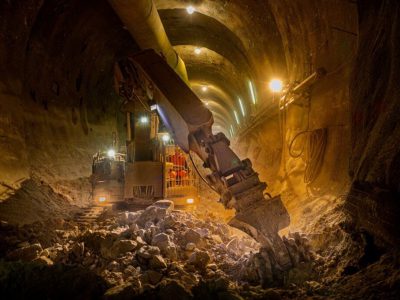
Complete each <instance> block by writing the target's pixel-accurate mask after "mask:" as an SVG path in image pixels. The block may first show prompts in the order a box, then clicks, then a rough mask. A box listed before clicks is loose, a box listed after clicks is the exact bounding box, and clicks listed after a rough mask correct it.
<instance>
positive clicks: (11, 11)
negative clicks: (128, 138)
mask: <svg viewBox="0 0 400 300" xmlns="http://www.w3.org/2000/svg"><path fill="white" fill-rule="evenodd" d="M0 15H1V17H0V27H1V28H2V30H1V36H0V41H1V42H0V68H1V69H0V74H1V75H0V99H1V101H0V144H1V146H0V155H1V157H2V159H1V160H0V175H1V176H0V181H1V182H2V183H3V185H0V194H2V193H3V192H4V193H5V194H2V196H3V198H6V197H7V194H8V191H9V190H10V189H9V188H7V187H6V186H8V187H14V188H18V186H19V183H20V182H22V181H23V180H24V179H26V178H28V177H31V176H32V175H34V176H35V177H38V178H40V179H41V180H44V181H46V182H48V183H50V184H51V185H52V186H53V188H55V189H56V190H58V191H61V192H67V191H68V192H67V194H69V196H70V198H71V200H73V201H75V202H77V203H78V204H81V203H83V202H85V200H87V198H88V191H89V186H88V182H87V181H85V180H84V179H83V178H86V177H88V176H89V175H90V173H91V160H92V155H93V154H94V153H95V152H96V151H98V150H99V149H102V150H104V149H106V148H107V147H110V145H112V139H113V138H112V137H113V135H116V136H117V138H118V137H119V138H120V140H121V142H122V143H121V145H123V141H124V137H123V136H120V134H122V133H123V131H124V130H123V123H124V122H123V121H121V120H123V119H122V114H121V113H120V112H119V105H120V104H119V103H120V100H119V98H118V97H117V96H116V94H115V93H114V89H113V65H114V62H115V61H116V60H117V59H118V58H119V57H121V56H124V55H126V54H127V53H131V52H134V51H137V49H138V48H137V46H136V45H135V44H134V42H133V41H132V39H131V37H130V36H129V33H128V32H127V31H125V30H123V29H122V26H121V23H120V21H119V19H118V17H117V16H115V14H114V13H113V10H112V9H111V8H110V7H109V5H108V3H107V1H106V0H102V1H75V0H74V1H37V0H30V1H22V0H21V1H3V2H2V3H1V4H0Z"/></svg>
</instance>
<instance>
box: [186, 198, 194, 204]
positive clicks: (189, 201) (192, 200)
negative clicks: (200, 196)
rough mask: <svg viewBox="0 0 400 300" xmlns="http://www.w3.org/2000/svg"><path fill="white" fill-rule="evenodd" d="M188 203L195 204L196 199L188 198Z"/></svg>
mask: <svg viewBox="0 0 400 300" xmlns="http://www.w3.org/2000/svg"><path fill="white" fill-rule="evenodd" d="M186 203H187V204H193V203H194V199H193V198H188V199H186Z"/></svg>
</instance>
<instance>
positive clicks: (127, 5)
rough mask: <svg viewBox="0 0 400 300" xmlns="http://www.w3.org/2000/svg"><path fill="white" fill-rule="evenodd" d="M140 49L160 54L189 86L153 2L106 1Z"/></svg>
mask: <svg viewBox="0 0 400 300" xmlns="http://www.w3.org/2000/svg"><path fill="white" fill-rule="evenodd" d="M108 2H109V3H110V4H111V6H112V7H113V9H114V11H115V12H116V13H117V15H118V16H119V18H120V19H121V21H122V22H123V23H124V24H125V26H126V28H127V29H128V31H129V32H130V34H131V35H132V37H133V38H134V39H135V41H136V42H137V43H138V45H139V46H140V48H142V49H143V50H144V49H154V50H156V51H157V52H159V53H161V54H162V55H163V56H164V57H165V59H166V60H167V62H168V64H169V65H170V66H171V67H172V68H173V69H174V70H175V72H176V73H177V74H178V75H179V76H180V77H181V78H182V79H183V80H184V81H185V82H186V83H187V84H189V81H188V77H187V72H186V67H185V63H184V62H183V60H182V59H181V58H180V57H179V55H178V53H176V51H175V50H174V49H173V48H172V46H171V43H170V42H169V39H168V36H167V34H166V32H165V30H164V26H163V24H162V22H161V19H160V16H159V14H158V12H157V8H156V6H155V5H154V3H153V0H134V1H132V0H108Z"/></svg>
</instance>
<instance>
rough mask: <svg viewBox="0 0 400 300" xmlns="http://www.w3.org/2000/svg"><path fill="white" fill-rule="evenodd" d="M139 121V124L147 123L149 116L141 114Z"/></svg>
mask: <svg viewBox="0 0 400 300" xmlns="http://www.w3.org/2000/svg"><path fill="white" fill-rule="evenodd" d="M139 122H140V123H141V124H147V123H149V118H148V117H147V116H141V117H140V119H139Z"/></svg>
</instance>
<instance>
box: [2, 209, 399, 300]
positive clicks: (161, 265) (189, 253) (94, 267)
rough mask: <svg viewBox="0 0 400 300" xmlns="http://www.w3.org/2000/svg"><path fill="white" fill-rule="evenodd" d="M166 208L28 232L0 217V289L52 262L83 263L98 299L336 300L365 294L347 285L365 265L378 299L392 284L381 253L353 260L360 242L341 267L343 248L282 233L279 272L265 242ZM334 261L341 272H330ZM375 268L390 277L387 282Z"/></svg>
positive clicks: (73, 268) (394, 277)
mask: <svg viewBox="0 0 400 300" xmlns="http://www.w3.org/2000/svg"><path fill="white" fill-rule="evenodd" d="M170 207H171V206H168V205H166V204H165V203H162V205H158V204H156V205H154V206H150V207H149V208H147V209H145V210H143V211H138V212H134V213H132V212H113V213H110V214H106V215H105V216H103V217H102V218H101V219H100V220H98V221H97V222H95V223H92V224H89V225H82V224H75V223H74V222H73V221H60V220H59V221H55V220H53V221H49V223H47V224H46V223H40V224H36V225H32V226H34V228H35V230H30V228H28V227H27V225H25V226H22V227H15V226H11V225H9V224H7V223H6V222H2V223H1V226H0V229H1V235H0V239H1V243H0V244H1V246H2V247H1V249H0V250H1V256H2V257H4V258H5V260H6V261H4V262H2V263H0V286H2V288H3V290H1V288H0V292H2V291H6V292H10V291H12V292H16V293H17V295H19V294H18V293H22V290H23V294H24V293H27V291H26V288H30V286H29V285H28V286H27V287H23V286H21V287H20V288H21V289H22V290H21V291H15V290H14V289H15V288H16V286H15V285H12V284H11V282H14V281H13V278H15V276H22V275H21V274H22V273H20V272H33V273H32V275H31V276H34V275H33V274H39V273H38V272H42V271H41V270H42V269H43V268H48V271H47V272H50V273H51V272H53V273H54V274H57V272H59V270H60V268H61V269H62V268H69V269H68V272H72V273H74V272H80V271H79V270H81V269H82V268H84V269H85V272H89V274H90V275H88V276H87V278H86V281H87V280H89V281H90V283H88V284H87V285H88V287H89V290H90V287H92V286H99V287H101V288H99V289H98V290H97V291H96V292H101V294H102V295H103V297H104V298H105V299H135V298H138V299H143V298H146V299H147V298H148V299H171V298H175V299H281V298H304V297H309V296H314V297H317V298H318V297H328V296H329V297H331V298H335V297H337V298H340V297H341V295H346V293H345V290H346V288H348V289H351V288H354V293H355V294H357V293H359V294H360V295H366V294H368V293H369V292H370V290H369V289H366V290H362V291H357V290H356V289H355V287H353V285H352V284H356V282H359V281H362V280H365V279H366V278H367V276H368V273H367V272H366V270H368V268H369V269H374V270H375V271H376V270H380V271H379V272H378V271H377V272H375V274H378V276H377V278H376V279H380V281H379V284H377V285H375V286H377V287H378V288H379V289H385V288H387V289H388V292H387V293H386V294H384V295H386V296H387V298H388V299H390V297H391V296H393V295H395V294H393V295H392V294H391V293H394V292H393V290H396V287H397V289H398V287H399V284H398V283H399V280H400V279H399V278H400V273H399V272H398V271H395V265H394V264H393V260H392V258H391V256H390V255H386V256H383V257H382V258H381V260H380V261H376V262H375V263H374V264H370V265H369V266H368V268H367V269H365V268H364V269H361V267H360V265H355V264H354V262H355V261H357V260H356V259H355V257H356V255H355V253H359V252H360V249H359V248H357V247H355V246H354V247H353V248H348V247H347V248H344V249H350V250H351V249H352V250H351V251H353V256H352V257H353V258H354V259H353V261H351V260H349V261H347V264H346V265H344V264H343V265H341V264H340V263H339V262H340V261H343V260H344V258H345V257H346V255H345V254H344V253H340V252H339V253H337V254H336V256H334V252H331V253H328V252H326V253H322V252H319V253H316V252H314V251H312V249H311V246H310V243H309V241H308V237H307V236H306V235H305V234H300V233H290V234H289V235H288V236H287V237H284V243H285V245H286V247H287V249H288V252H289V254H290V258H291V261H292V263H293V266H294V267H293V268H291V269H290V270H289V271H284V270H281V269H279V268H278V266H277V264H276V263H275V262H274V261H273V260H272V256H271V255H270V253H269V249H268V248H260V246H259V244H258V243H256V242H255V241H254V240H253V239H251V238H250V237H249V236H247V235H245V234H243V233H241V232H238V231H237V230H235V229H233V228H230V227H229V226H228V225H225V224H224V223H222V222H216V220H215V219H213V218H210V217H205V218H202V219H200V218H198V217H197V216H196V215H194V214H193V213H190V212H185V211H173V210H172V209H170ZM49 224H52V226H53V227H52V228H51V227H49ZM342 226H343V227H345V226H344V225H342ZM52 231H54V232H53V233H52V234H50V232H52ZM47 232H48V234H46V233H47ZM340 234H341V235H342V237H341V238H343V239H344V240H342V243H346V246H348V245H350V240H348V239H347V238H348V237H349V234H347V233H346V232H345V231H343V230H342V231H340ZM327 235H328V236H333V235H334V234H333V233H330V232H327ZM337 235H338V233H336V236H337ZM353 238H356V237H355V236H353ZM360 238H361V237H360ZM331 239H332V237H331ZM325 248H329V247H325ZM335 249H336V250H337V249H339V248H335ZM350 250H349V251H350ZM360 257H361V256H360ZM341 258H342V259H341ZM7 261H9V262H7ZM21 263H22V264H32V266H33V267H32V270H33V271H28V270H27V269H25V267H22V269H21ZM22 266H24V265H22ZM352 266H353V267H352ZM338 267H339V268H341V269H340V270H341V271H340V272H339V271H336V272H335V271H334V270H335V269H337V268H338ZM41 268H42V269H41ZM359 269H361V271H360V272H358V270H359ZM21 270H22V271H21ZM46 270H47V269H46ZM363 270H364V271H363ZM17 271H18V272H19V273H18V275H17V273H15V272H17ZM339 273H340V274H339ZM384 274H391V276H390V278H389V279H388V280H387V281H384V280H383V276H384ZM38 276H39V275H38ZM344 276H347V277H344ZM49 277H51V276H49ZM345 279H346V280H345ZM48 280H49V282H47V283H46V284H50V282H51V281H53V283H51V284H54V285H55V286H57V285H58V284H62V283H60V281H59V279H58V278H56V277H54V278H53V277H51V279H48ZM41 284H44V283H41ZM43 289H45V287H43ZM90 291H91V293H95V292H94V291H93V290H90ZM389 291H390V292H389ZM28 294H29V293H28ZM24 295H25V294H24ZM46 295H47V294H46Z"/></svg>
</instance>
